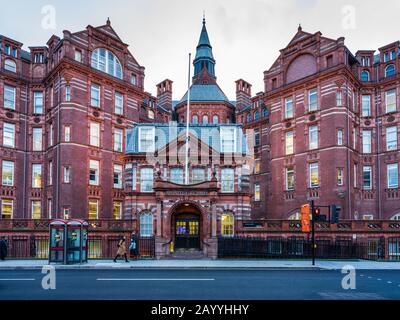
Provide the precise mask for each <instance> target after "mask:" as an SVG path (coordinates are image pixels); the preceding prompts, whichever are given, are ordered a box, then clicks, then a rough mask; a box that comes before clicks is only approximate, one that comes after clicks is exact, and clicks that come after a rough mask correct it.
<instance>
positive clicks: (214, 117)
mask: <svg viewBox="0 0 400 320" xmlns="http://www.w3.org/2000/svg"><path fill="white" fill-rule="evenodd" d="M218 122H219V118H218V116H213V123H214V124H218Z"/></svg>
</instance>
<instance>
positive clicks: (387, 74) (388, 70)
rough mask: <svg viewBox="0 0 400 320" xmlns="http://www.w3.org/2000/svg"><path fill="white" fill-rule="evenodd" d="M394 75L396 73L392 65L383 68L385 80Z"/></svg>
mask: <svg viewBox="0 0 400 320" xmlns="http://www.w3.org/2000/svg"><path fill="white" fill-rule="evenodd" d="M395 73H396V67H395V66H394V64H389V65H388V66H387V67H386V68H385V78H387V77H391V76H394V75H395Z"/></svg>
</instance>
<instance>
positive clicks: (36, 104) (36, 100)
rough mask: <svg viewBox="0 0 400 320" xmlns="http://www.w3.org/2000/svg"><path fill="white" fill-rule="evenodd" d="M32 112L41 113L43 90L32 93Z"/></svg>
mask: <svg viewBox="0 0 400 320" xmlns="http://www.w3.org/2000/svg"><path fill="white" fill-rule="evenodd" d="M33 113H36V114H42V113H43V92H41V91H36V92H34V93H33Z"/></svg>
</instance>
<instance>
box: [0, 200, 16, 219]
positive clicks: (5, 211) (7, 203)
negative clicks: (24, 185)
mask: <svg viewBox="0 0 400 320" xmlns="http://www.w3.org/2000/svg"><path fill="white" fill-rule="evenodd" d="M13 207H14V201H13V200H8V199H2V200H1V219H2V220H3V219H12V217H13Z"/></svg>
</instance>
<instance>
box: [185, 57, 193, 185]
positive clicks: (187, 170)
mask: <svg viewBox="0 0 400 320" xmlns="http://www.w3.org/2000/svg"><path fill="white" fill-rule="evenodd" d="M191 58H192V54H191V53H189V72H188V94H187V106H186V154H185V184H189V122H190V64H191Z"/></svg>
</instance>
